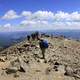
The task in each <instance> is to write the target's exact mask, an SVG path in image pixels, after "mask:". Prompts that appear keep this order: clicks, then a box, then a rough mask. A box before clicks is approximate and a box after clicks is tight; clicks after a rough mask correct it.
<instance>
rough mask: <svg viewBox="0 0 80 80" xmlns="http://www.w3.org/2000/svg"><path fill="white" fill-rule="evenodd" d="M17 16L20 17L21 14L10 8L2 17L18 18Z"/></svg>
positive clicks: (6, 18)
mask: <svg viewBox="0 0 80 80" xmlns="http://www.w3.org/2000/svg"><path fill="white" fill-rule="evenodd" d="M16 18H19V16H18V15H17V13H16V12H15V11H14V10H9V11H8V12H6V13H5V14H4V16H3V17H2V19H5V20H9V19H16Z"/></svg>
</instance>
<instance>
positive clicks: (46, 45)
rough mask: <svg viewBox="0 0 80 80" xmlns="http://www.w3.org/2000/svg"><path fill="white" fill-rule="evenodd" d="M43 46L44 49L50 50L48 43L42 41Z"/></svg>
mask: <svg viewBox="0 0 80 80" xmlns="http://www.w3.org/2000/svg"><path fill="white" fill-rule="evenodd" d="M42 45H43V47H44V48H48V47H49V45H48V42H47V41H46V40H43V41H42Z"/></svg>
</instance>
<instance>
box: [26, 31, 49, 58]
mask: <svg viewBox="0 0 80 80" xmlns="http://www.w3.org/2000/svg"><path fill="white" fill-rule="evenodd" d="M31 38H32V40H35V39H37V40H39V47H40V49H41V53H42V59H45V50H46V49H47V48H48V46H49V45H48V42H47V41H46V40H44V39H42V38H41V37H40V34H39V32H35V33H32V34H31V35H27V40H28V41H30V39H31Z"/></svg>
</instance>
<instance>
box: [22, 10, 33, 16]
mask: <svg viewBox="0 0 80 80" xmlns="http://www.w3.org/2000/svg"><path fill="white" fill-rule="evenodd" d="M21 15H22V16H25V17H31V15H32V12H30V11H23V12H22V13H21Z"/></svg>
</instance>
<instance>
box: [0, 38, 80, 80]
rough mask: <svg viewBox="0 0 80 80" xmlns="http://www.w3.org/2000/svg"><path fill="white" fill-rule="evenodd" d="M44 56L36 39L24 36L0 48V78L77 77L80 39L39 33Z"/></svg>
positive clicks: (40, 79)
mask: <svg viewBox="0 0 80 80" xmlns="http://www.w3.org/2000/svg"><path fill="white" fill-rule="evenodd" d="M42 38H43V39H45V40H47V41H48V42H49V48H48V49H46V52H45V55H46V56H45V57H46V59H45V60H44V59H41V57H42V54H41V50H40V47H39V41H38V40H31V41H30V42H29V41H28V40H27V39H26V40H24V41H23V42H20V43H18V44H15V45H13V46H11V47H9V48H7V49H5V50H3V51H1V52H0V80H80V42H79V41H76V40H71V39H66V38H64V37H50V36H48V37H47V36H43V37H42Z"/></svg>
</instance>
